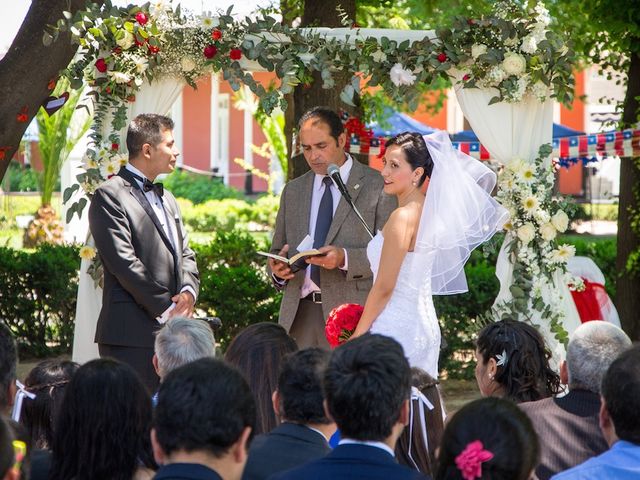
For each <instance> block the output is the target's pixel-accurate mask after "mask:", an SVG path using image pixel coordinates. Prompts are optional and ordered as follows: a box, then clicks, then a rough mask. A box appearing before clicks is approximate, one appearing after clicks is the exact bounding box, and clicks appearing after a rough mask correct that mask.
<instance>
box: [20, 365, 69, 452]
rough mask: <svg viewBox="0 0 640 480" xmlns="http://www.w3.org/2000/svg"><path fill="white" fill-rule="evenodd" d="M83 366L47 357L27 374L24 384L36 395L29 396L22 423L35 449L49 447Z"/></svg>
mask: <svg viewBox="0 0 640 480" xmlns="http://www.w3.org/2000/svg"><path fill="white" fill-rule="evenodd" d="M79 367H80V365H78V364H77V363H75V362H70V361H67V360H45V361H43V362H40V363H38V364H37V365H36V366H35V367H33V369H32V370H31V371H30V372H29V374H28V375H27V378H26V379H25V380H24V385H25V387H26V389H27V391H28V392H30V393H31V394H33V395H35V398H29V397H25V399H24V400H23V403H22V413H21V415H20V422H21V423H22V424H23V425H24V427H25V429H26V430H27V433H28V435H29V437H30V439H31V444H32V445H33V447H34V448H39V449H49V448H51V442H52V441H53V426H54V424H55V420H56V418H57V416H58V412H59V411H60V405H61V403H62V399H63V397H64V392H65V390H66V388H67V384H68V383H69V381H70V380H71V377H73V375H74V374H75V373H76V370H78V368H79Z"/></svg>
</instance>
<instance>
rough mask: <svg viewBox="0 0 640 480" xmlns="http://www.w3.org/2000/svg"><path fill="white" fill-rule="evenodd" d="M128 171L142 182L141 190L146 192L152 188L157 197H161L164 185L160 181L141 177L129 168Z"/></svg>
mask: <svg viewBox="0 0 640 480" xmlns="http://www.w3.org/2000/svg"><path fill="white" fill-rule="evenodd" d="M129 173H130V174H131V176H132V177H133V178H135V179H137V180H140V181H141V182H142V191H143V192H145V193H146V192H150V191H151V190H153V191H154V192H156V195H158V196H159V197H162V195H164V186H163V185H162V184H161V183H153V182H152V181H151V180H149V179H148V178H142V177H141V176H140V175H136V174H135V173H133V172H132V171H131V170H129Z"/></svg>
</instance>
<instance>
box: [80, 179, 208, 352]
mask: <svg viewBox="0 0 640 480" xmlns="http://www.w3.org/2000/svg"><path fill="white" fill-rule="evenodd" d="M163 203H164V205H165V208H166V209H167V213H168V216H169V222H170V226H171V228H172V229H175V231H177V233H178V235H177V236H178V245H177V246H176V247H177V248H176V249H175V250H174V247H173V245H172V243H171V242H170V240H169V239H168V238H167V236H166V234H165V232H164V230H163V228H162V225H161V224H160V221H159V220H158V218H157V216H156V215H155V213H154V211H153V209H152V208H151V205H150V204H149V201H148V200H147V197H146V196H145V195H144V193H143V192H142V190H141V189H140V188H138V185H137V183H136V181H135V179H134V178H133V177H132V176H131V173H130V172H129V171H128V170H126V169H124V168H123V169H121V170H120V172H119V173H118V175H116V176H114V177H112V178H110V179H109V180H107V181H106V182H105V183H104V184H103V185H101V186H100V187H99V188H98V189H97V190H96V192H95V194H94V196H93V198H92V200H91V206H90V208H89V228H90V229H91V234H92V235H93V238H94V240H95V243H96V247H97V249H98V253H99V254H100V259H101V260H102V264H103V267H104V290H103V295H102V310H101V311H100V316H99V318H98V325H97V328H96V337H95V341H96V342H97V343H102V344H107V345H121V346H130V347H145V348H149V347H153V341H154V338H153V332H154V331H155V330H157V329H158V328H159V327H160V325H159V324H158V322H157V321H156V320H155V318H156V317H157V316H159V315H161V314H162V312H164V311H165V310H166V309H167V308H168V307H169V306H170V305H171V297H172V296H174V295H176V294H177V293H179V292H180V290H181V289H182V287H183V286H185V285H189V286H190V287H191V288H193V291H194V292H196V294H197V293H198V287H199V285H200V280H199V276H198V267H197V265H196V260H195V254H194V253H193V251H192V250H191V249H190V248H189V246H188V241H187V235H186V231H185V229H184V225H183V223H182V218H181V215H180V210H179V208H178V204H177V202H176V200H175V198H174V197H173V195H171V193H170V192H167V191H166V190H165V193H164V196H163ZM172 220H173V221H172Z"/></svg>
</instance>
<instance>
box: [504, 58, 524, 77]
mask: <svg viewBox="0 0 640 480" xmlns="http://www.w3.org/2000/svg"><path fill="white" fill-rule="evenodd" d="M502 68H503V70H504V71H505V72H506V73H507V75H516V76H517V75H520V74H522V73H524V71H525V70H526V68H527V61H526V60H525V59H524V57H523V56H522V55H520V54H519V53H515V52H506V53H505V54H504V60H503V61H502Z"/></svg>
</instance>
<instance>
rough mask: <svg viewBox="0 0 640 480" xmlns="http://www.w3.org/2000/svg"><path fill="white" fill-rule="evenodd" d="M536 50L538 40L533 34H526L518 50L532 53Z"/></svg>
mask: <svg viewBox="0 0 640 480" xmlns="http://www.w3.org/2000/svg"><path fill="white" fill-rule="evenodd" d="M536 50H538V42H537V40H536V39H535V37H534V36H533V35H527V36H526V37H524V38H523V39H522V45H520V51H521V52H524V53H528V54H529V55H533V54H534V53H536Z"/></svg>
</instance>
